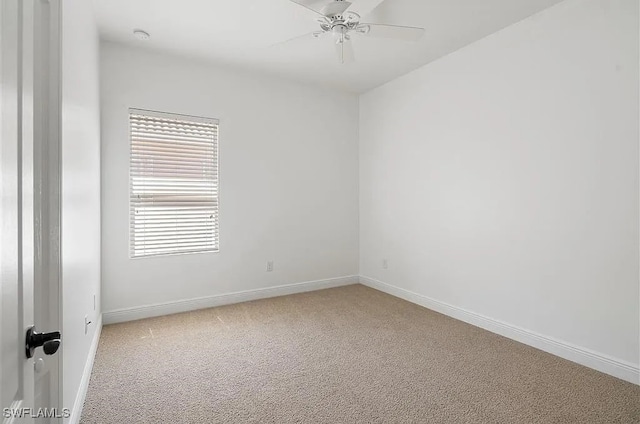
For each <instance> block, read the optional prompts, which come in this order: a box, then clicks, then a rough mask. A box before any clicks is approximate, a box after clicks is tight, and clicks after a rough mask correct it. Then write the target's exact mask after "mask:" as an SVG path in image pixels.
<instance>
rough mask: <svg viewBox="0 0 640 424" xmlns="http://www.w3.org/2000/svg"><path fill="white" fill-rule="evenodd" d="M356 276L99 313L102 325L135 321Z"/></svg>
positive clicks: (299, 290)
mask: <svg viewBox="0 0 640 424" xmlns="http://www.w3.org/2000/svg"><path fill="white" fill-rule="evenodd" d="M358 280H359V278H358V276H357V275H350V276H345V277H337V278H329V279H325V280H316V281H306V282H302V283H294V284H285V285H281V286H274V287H267V288H263V289H255V290H244V291H239V292H234V293H227V294H218V295H213V296H205V297H198V298H195V299H184V300H178V301H174V302H166V303H157V304H153V305H143V306H136V307H133V308H125V309H117V310H113V311H108V312H104V313H103V314H102V316H103V320H104V324H105V325H106V324H115V323H118V322H126V321H133V320H137V319H143V318H150V317H157V316H162V315H170V314H176V313H180V312H187V311H194V310H197V309H205V308H213V307H215V306H222V305H230V304H233V303H240V302H248V301H250V300H257V299H266V298H269V297H276V296H285V295H288V294H294V293H304V292H309V291H314V290H321V289H328V288H331V287H340V286H348V285H351V284H357V283H358Z"/></svg>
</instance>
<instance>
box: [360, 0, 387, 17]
mask: <svg viewBox="0 0 640 424" xmlns="http://www.w3.org/2000/svg"><path fill="white" fill-rule="evenodd" d="M354 1H355V5H354V6H353V8H354V9H355V10H356V12H358V13H359V14H360V16H366V15H368V14H369V13H370V12H371V11H373V9H375V8H376V7H378V6H379V5H380V3H382V2H383V1H384V0H354Z"/></svg>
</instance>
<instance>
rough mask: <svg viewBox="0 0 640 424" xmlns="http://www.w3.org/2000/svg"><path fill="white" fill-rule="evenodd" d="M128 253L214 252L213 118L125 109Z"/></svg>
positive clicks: (215, 174)
mask: <svg viewBox="0 0 640 424" xmlns="http://www.w3.org/2000/svg"><path fill="white" fill-rule="evenodd" d="M129 125H130V137H131V158H130V174H129V178H130V202H129V204H130V256H131V257H132V258H138V257H143V256H154V255H168V254H179V253H196V252H217V251H218V247H219V239H218V121H217V120H215V119H208V118H200V117H191V116H184V115H174V114H167V113H161V112H151V111H145V110H139V109H130V110H129Z"/></svg>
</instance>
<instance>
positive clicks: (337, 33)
mask: <svg viewBox="0 0 640 424" xmlns="http://www.w3.org/2000/svg"><path fill="white" fill-rule="evenodd" d="M290 1H291V2H292V3H295V4H297V5H299V6H302V7H304V8H306V9H309V10H311V11H313V12H314V13H316V14H318V15H319V17H318V18H316V21H317V22H318V23H319V24H320V31H315V32H313V33H312V34H311V35H312V36H313V38H318V39H319V38H325V37H324V36H326V35H327V34H331V35H332V38H333V41H334V42H335V45H336V53H337V57H338V60H339V61H340V63H342V64H344V63H348V62H351V61H353V59H354V55H353V46H352V45H351V35H352V34H356V35H358V36H369V37H381V38H391V39H396V40H404V41H417V40H418V39H420V37H422V34H424V28H418V27H410V26H401V25H387V24H377V23H361V22H360V16H361V15H360V14H358V13H356V12H352V11H350V10H349V8H350V7H351V6H352V4H353V3H351V2H348V1H344V0H332V1H330V2H329V3H327V4H326V5H325V6H323V7H322V8H321V9H320V10H316V9H313V8H311V7H309V6H307V5H305V4H302V3H301V1H302V0H290ZM354 1H355V2H356V3H355V5H356V7H358V8H359V10H360V11H361V12H363V14H368V13H369V12H371V11H372V10H373V9H374V8H376V7H377V6H379V5H380V3H382V2H383V1H384V0H354Z"/></svg>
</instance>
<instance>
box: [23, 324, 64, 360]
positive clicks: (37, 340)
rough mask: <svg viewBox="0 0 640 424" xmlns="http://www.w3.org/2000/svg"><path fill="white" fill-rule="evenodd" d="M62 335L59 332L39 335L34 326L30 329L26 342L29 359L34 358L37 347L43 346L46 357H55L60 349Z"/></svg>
mask: <svg viewBox="0 0 640 424" xmlns="http://www.w3.org/2000/svg"><path fill="white" fill-rule="evenodd" d="M61 338H62V335H61V334H60V332H59V331H52V332H50V333H38V332H36V330H35V329H34V328H33V326H31V327H29V329H28V330H27V337H26V341H25V348H26V354H27V358H31V357H33V351H34V350H36V348H37V347H40V346H42V349H43V350H44V353H45V354H46V355H53V354H54V353H56V352H57V351H58V348H59V347H60V339H61Z"/></svg>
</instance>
